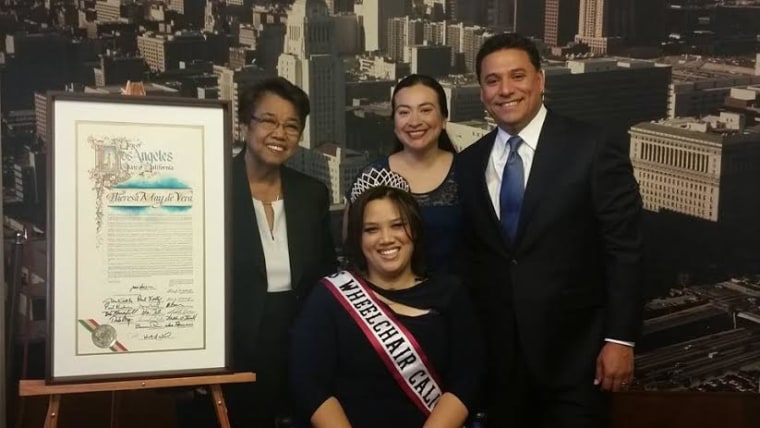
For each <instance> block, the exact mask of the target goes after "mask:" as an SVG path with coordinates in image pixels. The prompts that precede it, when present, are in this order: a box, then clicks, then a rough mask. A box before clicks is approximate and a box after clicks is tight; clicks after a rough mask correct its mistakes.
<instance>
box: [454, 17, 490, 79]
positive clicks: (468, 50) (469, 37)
mask: <svg viewBox="0 0 760 428" xmlns="http://www.w3.org/2000/svg"><path fill="white" fill-rule="evenodd" d="M492 35H493V33H491V32H489V31H488V30H487V29H486V28H483V27H479V26H472V27H464V31H463V32H462V53H463V54H464V65H465V67H466V68H467V71H475V57H476V56H477V54H478V50H480V46H481V45H482V44H483V42H484V41H485V40H486V39H487V38H489V37H491V36H492Z"/></svg>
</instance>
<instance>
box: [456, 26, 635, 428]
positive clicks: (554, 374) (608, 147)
mask: <svg viewBox="0 0 760 428" xmlns="http://www.w3.org/2000/svg"><path fill="white" fill-rule="evenodd" d="M476 60H477V75H478V79H479V82H480V86H481V100H482V101H483V104H484V105H485V108H486V110H487V111H488V112H489V114H490V115H491V116H492V117H493V118H494V119H495V121H496V123H497V124H498V127H497V128H496V129H495V130H493V131H492V132H490V133H489V134H488V135H486V136H484V137H483V138H481V139H480V140H478V141H477V142H475V143H474V144H473V145H472V146H471V147H469V148H467V149H466V150H464V151H463V152H462V153H461V154H460V155H459V157H458V160H457V162H458V165H457V172H458V183H459V195H460V199H461V203H462V207H463V212H464V221H465V231H466V233H465V242H464V246H463V262H464V264H465V280H466V281H467V282H468V283H470V285H471V288H472V291H473V295H474V298H475V301H476V304H477V305H478V306H479V309H480V311H479V312H480V313H481V314H482V317H483V324H484V329H485V331H486V334H487V336H486V337H487V340H488V344H489V354H490V355H489V370H490V376H489V379H490V382H491V385H490V387H489V389H488V391H487V392H486V397H487V411H488V421H489V427H494V426H495V427H526V426H529V427H552V428H557V427H601V426H605V425H606V424H607V419H608V416H607V413H608V412H607V407H608V406H607V402H608V399H609V393H608V392H609V391H618V390H621V389H624V388H625V386H626V385H627V384H628V383H629V382H630V381H631V378H632V375H633V347H634V346H635V340H636V337H637V334H638V332H639V328H640V323H641V290H640V284H639V278H640V273H639V265H640V247H641V237H640V225H639V223H640V212H641V197H640V195H639V192H638V185H637V183H636V181H635V179H634V177H633V174H632V168H631V164H630V160H629V157H628V152H627V145H626V144H625V142H624V141H619V140H615V139H610V138H607V137H606V136H605V135H604V134H603V133H602V132H600V131H599V130H597V129H595V128H593V127H592V126H589V125H587V124H583V123H580V122H577V121H574V120H571V119H568V118H565V117H562V116H560V115H558V114H556V113H554V112H551V111H547V109H546V108H545V107H544V105H543V101H542V98H543V91H544V74H543V71H542V70H541V63H540V57H539V54H538V50H537V49H536V46H535V45H534V44H533V42H532V41H530V40H529V39H526V38H524V37H522V36H520V35H518V34H508V33H505V34H498V35H496V36H493V37H491V38H490V39H488V40H486V41H485V42H484V43H483V46H481V48H480V51H479V52H478V55H477V58H476Z"/></svg>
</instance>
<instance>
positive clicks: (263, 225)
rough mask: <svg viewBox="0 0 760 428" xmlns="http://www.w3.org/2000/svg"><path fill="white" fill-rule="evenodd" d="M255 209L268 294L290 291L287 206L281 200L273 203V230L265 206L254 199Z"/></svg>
mask: <svg viewBox="0 0 760 428" xmlns="http://www.w3.org/2000/svg"><path fill="white" fill-rule="evenodd" d="M253 209H254V210H255V211H256V223H258V226H259V237H260V238H261V248H262V249H263V250H264V263H265V264H266V271H267V292H269V293H278V292H281V291H289V290H291V289H292V288H293V287H292V285H291V278H290V252H289V251H288V227H287V225H286V223H285V205H284V203H283V201H282V200H281V199H280V200H277V201H274V202H272V210H274V222H273V223H274V227H272V229H271V230H270V229H269V223H268V222H267V214H266V211H265V210H264V204H263V203H262V202H261V201H259V200H258V199H255V198H254V199H253Z"/></svg>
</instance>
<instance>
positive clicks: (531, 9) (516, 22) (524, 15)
mask: <svg viewBox="0 0 760 428" xmlns="http://www.w3.org/2000/svg"><path fill="white" fill-rule="evenodd" d="M492 1H493V2H494V4H501V6H497V7H495V8H494V13H496V14H504V13H506V11H504V10H503V9H505V8H506V5H507V3H508V2H506V1H504V0H492ZM513 3H514V6H513V7H514V11H513V12H512V13H511V18H512V28H513V29H514V31H516V32H518V33H520V34H522V35H523V36H530V37H537V38H543V36H544V2H543V1H539V0H513Z"/></svg>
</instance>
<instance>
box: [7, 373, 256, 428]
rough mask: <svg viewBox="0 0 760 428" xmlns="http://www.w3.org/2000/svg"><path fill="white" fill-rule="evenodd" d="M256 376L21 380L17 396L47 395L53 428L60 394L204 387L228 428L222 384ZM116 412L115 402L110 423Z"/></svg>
mask: <svg viewBox="0 0 760 428" xmlns="http://www.w3.org/2000/svg"><path fill="white" fill-rule="evenodd" d="M255 381H256V375H255V374H254V373H251V372H243V373H231V374H223V375H211V376H189V377H175V378H166V379H143V380H124V381H110V382H92V383H77V384H69V385H46V384H45V381H44V380H22V381H20V382H19V396H20V397H28V396H32V395H48V396H49V399H48V410H47V415H46V416H45V425H44V428H56V427H57V426H58V415H59V413H60V407H61V395H63V394H82V393H86V392H104V391H111V392H112V393H113V394H114V398H115V394H116V391H134V390H140V389H160V388H173V387H181V386H204V385H208V386H209V388H210V389H211V399H212V400H213V402H214V409H215V410H216V418H217V420H218V421H219V425H220V426H221V427H222V428H229V427H230V420H229V418H228V417H227V405H226V404H225V402H224V395H223V394H222V386H221V385H222V384H223V383H243V382H255ZM115 413H116V404H115V402H114V403H113V404H112V406H111V419H112V422H113V420H114V419H113V418H114V416H115V415H114V414H115Z"/></svg>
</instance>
